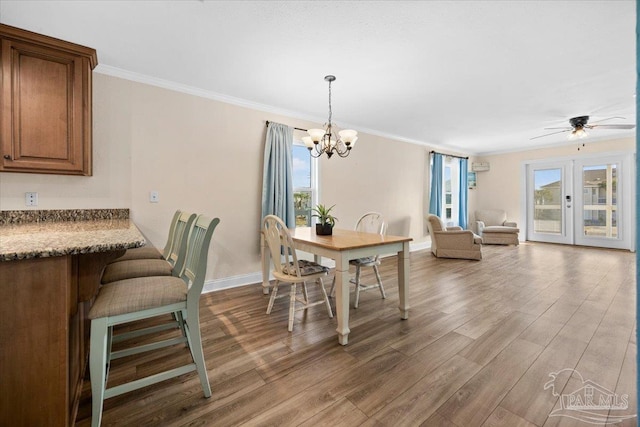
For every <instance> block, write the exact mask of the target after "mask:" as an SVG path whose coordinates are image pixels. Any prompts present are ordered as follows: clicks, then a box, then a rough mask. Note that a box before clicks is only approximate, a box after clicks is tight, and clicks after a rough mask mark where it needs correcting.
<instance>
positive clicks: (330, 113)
mask: <svg viewBox="0 0 640 427" xmlns="http://www.w3.org/2000/svg"><path fill="white" fill-rule="evenodd" d="M331 115H332V111H331V81H329V128H331Z"/></svg>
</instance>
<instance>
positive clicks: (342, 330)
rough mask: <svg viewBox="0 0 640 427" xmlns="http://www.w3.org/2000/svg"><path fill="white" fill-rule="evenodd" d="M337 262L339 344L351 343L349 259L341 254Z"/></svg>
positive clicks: (344, 254)
mask: <svg viewBox="0 0 640 427" xmlns="http://www.w3.org/2000/svg"><path fill="white" fill-rule="evenodd" d="M335 261H336V315H337V316H338V328H337V329H336V331H337V332H338V342H339V343H340V344H342V345H347V343H348V342H349V332H351V331H350V330H349V257H348V256H347V254H346V253H344V252H341V253H340V254H338V256H337V257H336V258H335Z"/></svg>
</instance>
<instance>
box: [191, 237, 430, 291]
mask: <svg viewBox="0 0 640 427" xmlns="http://www.w3.org/2000/svg"><path fill="white" fill-rule="evenodd" d="M429 248H431V242H420V243H415V244H409V251H410V252H415V251H420V250H423V249H429ZM387 256H393V255H387ZM310 259H313V256H311V257H310ZM322 264H323V265H326V266H327V267H331V268H333V267H334V266H335V263H334V262H333V260H330V259H328V260H326V262H324V261H323V263H322ZM269 279H270V280H271V279H273V276H272V277H270V278H269ZM261 282H262V273H261V272H257V273H249V274H241V275H239V276H231V277H223V278H222V279H212V280H207V281H206V282H204V288H203V289H202V292H203V293H207V292H215V291H220V290H222V289H230V288H237V287H240V286H246V285H252V284H256V283H261Z"/></svg>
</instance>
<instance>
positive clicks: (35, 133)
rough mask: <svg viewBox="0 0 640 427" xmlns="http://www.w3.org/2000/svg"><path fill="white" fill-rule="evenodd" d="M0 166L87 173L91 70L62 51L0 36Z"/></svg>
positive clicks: (83, 61)
mask: <svg viewBox="0 0 640 427" xmlns="http://www.w3.org/2000/svg"><path fill="white" fill-rule="evenodd" d="M1 49H2V52H1V54H2V90H1V92H0V93H1V96H2V114H1V117H0V121H1V125H2V126H1V128H2V130H1V131H0V137H1V138H2V144H1V149H2V153H1V154H2V159H0V160H1V163H0V171H5V172H39V173H63V174H74V175H91V112H90V111H91V110H90V107H91V105H90V103H91V95H90V93H91V92H90V89H91V86H90V85H91V71H90V66H89V63H88V60H87V59H86V58H84V57H81V56H77V55H74V54H72V53H69V52H65V51H63V50H54V49H50V48H46V47H40V46H37V45H35V44H30V43H25V42H20V41H15V40H2V47H1Z"/></svg>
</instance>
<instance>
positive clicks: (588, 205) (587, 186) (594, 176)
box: [582, 163, 618, 238]
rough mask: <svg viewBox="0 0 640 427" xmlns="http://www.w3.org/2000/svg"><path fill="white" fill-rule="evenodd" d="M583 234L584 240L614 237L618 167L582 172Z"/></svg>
mask: <svg viewBox="0 0 640 427" xmlns="http://www.w3.org/2000/svg"><path fill="white" fill-rule="evenodd" d="M582 199H583V207H582V211H583V225H582V229H583V233H584V235H585V236H590V237H591V236H597V237H609V238H617V237H618V224H617V212H618V165H617V164H615V163H613V164H605V165H598V166H584V167H583V168H582Z"/></svg>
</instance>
